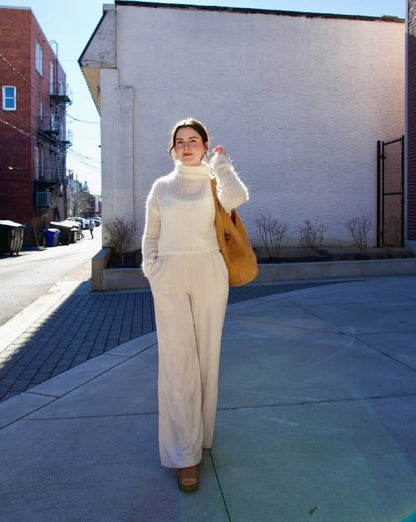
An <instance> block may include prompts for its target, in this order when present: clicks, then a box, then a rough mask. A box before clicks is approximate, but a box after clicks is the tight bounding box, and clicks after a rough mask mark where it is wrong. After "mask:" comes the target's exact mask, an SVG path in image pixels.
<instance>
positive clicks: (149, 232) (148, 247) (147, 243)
mask: <svg viewBox="0 0 416 522" xmlns="http://www.w3.org/2000/svg"><path fill="white" fill-rule="evenodd" d="M159 235H160V209H159V200H158V189H157V184H156V183H155V184H154V185H153V187H152V189H151V190H150V192H149V195H148V197H147V200H146V222H145V226H144V232H143V237H142V258H143V261H142V270H143V273H144V275H145V276H146V277H148V274H149V271H150V269H151V267H152V265H153V263H154V262H155V261H156V258H157V254H158V252H157V249H158V240H159Z"/></svg>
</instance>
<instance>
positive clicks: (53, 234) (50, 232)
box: [45, 228, 61, 247]
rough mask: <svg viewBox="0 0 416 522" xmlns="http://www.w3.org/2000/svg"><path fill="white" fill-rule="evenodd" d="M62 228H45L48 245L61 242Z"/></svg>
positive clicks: (51, 245)
mask: <svg viewBox="0 0 416 522" xmlns="http://www.w3.org/2000/svg"><path fill="white" fill-rule="evenodd" d="M60 235H61V232H60V230H58V229H57V228H48V229H47V230H45V240H46V246H47V247H54V246H56V245H57V244H58V243H59V237H60Z"/></svg>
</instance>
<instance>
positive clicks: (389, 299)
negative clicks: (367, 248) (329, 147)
mask: <svg viewBox="0 0 416 522" xmlns="http://www.w3.org/2000/svg"><path fill="white" fill-rule="evenodd" d="M156 381H157V342H156V335H155V333H150V334H147V335H144V336H141V337H139V338H137V339H134V340H131V341H128V342H126V343H124V344H122V345H120V346H118V347H116V348H114V349H112V350H109V351H107V352H105V353H104V354H102V355H99V356H97V357H95V358H93V359H90V360H88V361H87V362H85V363H83V364H80V365H78V366H77V367H75V368H73V369H71V370H68V371H66V372H64V373H62V374H60V375H58V376H56V377H54V378H53V379H50V380H48V381H46V382H44V383H43V384H40V385H38V386H36V387H33V388H30V389H28V390H27V391H26V392H24V393H21V394H20V395H17V396H16V397H13V398H11V399H9V400H6V401H4V402H3V403H1V404H0V426H1V427H2V429H0V448H1V450H0V484H1V486H0V488H1V491H0V520H1V521H2V522H3V521H5V522H6V521H7V522H14V521H16V522H17V521H19V522H22V521H28V522H29V521H30V522H37V521H39V522H40V521H42V522H44V521H71V522H72V521H83V522H86V521H94V522H95V521H100V522H104V521H111V522H114V521H122V522H124V521H125V522H133V521H140V522H152V521H158V522H160V521H163V522H165V521H166V522H168V521H181V522H182V521H189V522H191V521H192V522H199V521H212V522H222V521H232V522H249V521H250V522H251V521H253V522H254V521H255V522H269V521H270V522H276V521H279V522H280V521H281V522H302V521H311V520H313V521H320V522H344V521H345V522H401V521H404V520H409V521H410V520H415V519H416V437H415V433H416V276H396V277H382V278H367V279H365V280H359V281H358V280H348V281H342V282H341V281H340V282H334V283H332V284H326V285H322V286H315V287H312V288H307V289H302V290H296V291H292V292H287V293H280V294H276V295H271V296H268V297H262V298H258V299H254V300H251V301H246V302H243V303H239V304H233V305H230V306H229V309H228V312H227V318H226V324H225V330H224V337H223V349H222V359H221V375H220V389H219V403H218V415H217V429H216V436H215V441H214V448H213V449H212V450H211V451H209V452H208V451H207V452H205V453H204V459H203V462H202V464H201V466H200V479H201V487H200V490H199V491H198V492H197V493H194V494H184V493H181V492H180V491H179V490H178V488H177V486H176V476H175V472H174V471H172V470H166V469H163V468H161V467H160V464H159V456H158V445H157V391H156Z"/></svg>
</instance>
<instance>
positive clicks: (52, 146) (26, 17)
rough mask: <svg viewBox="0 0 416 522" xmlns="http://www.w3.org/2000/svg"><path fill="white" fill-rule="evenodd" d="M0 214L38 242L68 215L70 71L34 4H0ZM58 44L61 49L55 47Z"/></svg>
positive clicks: (29, 241) (32, 240) (26, 235)
mask: <svg viewBox="0 0 416 522" xmlns="http://www.w3.org/2000/svg"><path fill="white" fill-rule="evenodd" d="M0 41H1V45H0V84H1V85H0V95H1V107H0V219H10V220H13V221H17V222H19V223H24V224H25V225H26V229H25V243H26V244H34V245H36V243H37V239H38V238H39V237H40V236H41V235H42V230H43V229H45V228H47V227H48V226H49V222H50V221H51V220H59V219H64V218H65V217H66V201H65V200H66V197H65V194H66V191H65V180H66V150H67V148H68V146H69V145H70V140H69V139H68V136H67V132H66V107H67V105H68V104H69V103H70V96H69V92H68V87H67V85H66V75H65V72H64V70H63V69H62V67H61V65H60V64H59V61H58V58H57V51H58V44H57V43H56V42H53V43H52V42H51V43H48V41H47V39H46V37H45V35H44V34H43V32H42V29H41V28H40V26H39V24H38V22H37V20H36V18H35V16H34V15H33V13H32V11H31V9H30V8H13V7H10V8H9V7H0ZM51 44H52V45H55V46H56V54H55V53H54V50H53V48H52V46H51Z"/></svg>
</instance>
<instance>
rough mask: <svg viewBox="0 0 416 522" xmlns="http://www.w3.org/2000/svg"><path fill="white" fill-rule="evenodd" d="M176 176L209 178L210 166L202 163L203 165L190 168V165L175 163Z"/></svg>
mask: <svg viewBox="0 0 416 522" xmlns="http://www.w3.org/2000/svg"><path fill="white" fill-rule="evenodd" d="M174 172H175V175H176V176H184V177H189V178H199V179H200V178H207V177H210V172H209V164H208V163H206V162H204V161H203V162H202V163H201V165H197V166H193V167H190V166H188V165H184V164H183V163H181V162H180V161H176V163H175V171H174Z"/></svg>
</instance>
